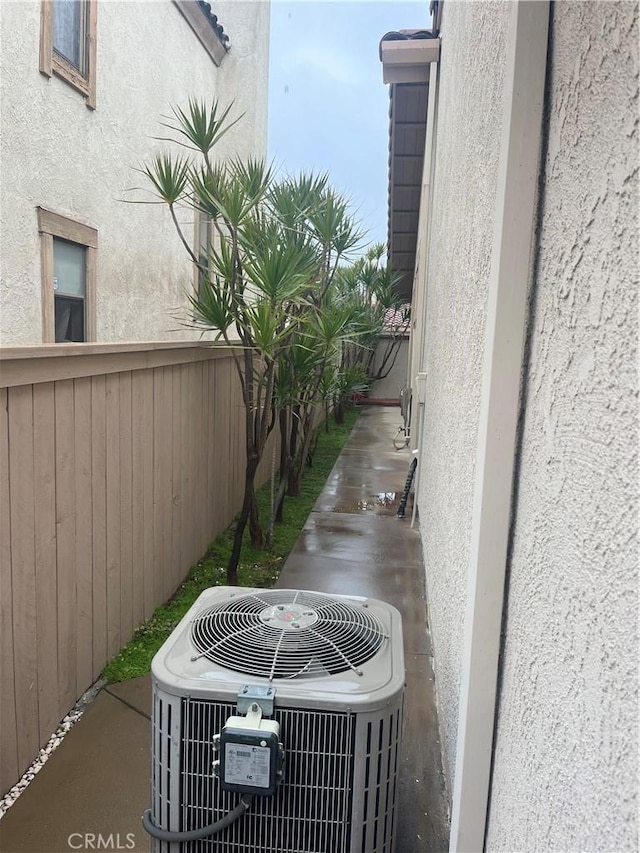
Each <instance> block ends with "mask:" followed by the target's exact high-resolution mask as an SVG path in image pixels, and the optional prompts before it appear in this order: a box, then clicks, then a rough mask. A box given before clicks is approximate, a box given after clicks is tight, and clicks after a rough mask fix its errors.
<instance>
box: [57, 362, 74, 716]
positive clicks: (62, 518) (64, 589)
mask: <svg viewBox="0 0 640 853" xmlns="http://www.w3.org/2000/svg"><path fill="white" fill-rule="evenodd" d="M55 416H56V561H57V566H58V598H57V605H58V688H59V695H60V701H61V702H62V703H63V704H64V706H65V707H67V708H70V707H71V706H72V705H73V703H74V702H75V700H76V698H77V691H76V645H77V642H76V633H77V628H76V624H77V610H76V516H75V512H76V484H75V447H74V406H73V380H72V379H65V380H62V381H61V382H56V385H55Z"/></svg>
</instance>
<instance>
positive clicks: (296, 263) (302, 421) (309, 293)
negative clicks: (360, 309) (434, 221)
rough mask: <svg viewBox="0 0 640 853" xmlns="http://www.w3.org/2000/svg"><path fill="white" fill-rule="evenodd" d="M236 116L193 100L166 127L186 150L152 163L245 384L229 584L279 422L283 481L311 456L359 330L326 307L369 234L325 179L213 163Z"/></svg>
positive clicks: (196, 298)
mask: <svg viewBox="0 0 640 853" xmlns="http://www.w3.org/2000/svg"><path fill="white" fill-rule="evenodd" d="M233 123H234V122H231V121H230V120H229V110H228V109H227V110H224V111H221V110H220V109H219V107H218V105H217V104H216V103H215V102H214V103H213V104H212V105H211V106H207V105H206V104H205V103H200V102H196V101H193V100H192V101H190V102H189V106H188V109H187V110H180V109H176V110H174V115H173V119H172V120H171V121H170V122H169V123H168V124H167V125H166V126H167V127H169V128H170V129H171V130H172V131H173V132H174V134H176V135H177V138H174V139H173V141H174V142H176V143H177V144H178V145H180V146H182V147H183V149H184V151H185V152H186V153H180V154H178V155H170V154H163V155H160V156H158V157H156V158H155V160H154V161H153V162H152V163H151V164H149V165H147V166H145V167H144V168H143V172H144V173H145V174H146V176H147V178H148V180H149V181H150V183H151V186H152V188H153V190H154V192H155V194H156V195H157V196H158V197H159V199H160V200H161V201H162V202H164V203H165V204H167V206H168V207H169V210H170V212H171V216H172V218H173V222H174V224H175V227H176V229H177V232H178V234H179V236H180V239H181V241H182V243H183V245H184V247H185V250H186V251H187V253H188V255H189V257H190V258H191V260H192V262H193V263H194V265H195V266H196V267H197V268H198V270H199V278H200V285H199V288H198V291H197V293H194V294H193V295H190V297H189V301H190V303H191V307H192V313H193V316H194V318H195V320H194V322H195V323H196V325H198V326H199V327H200V328H201V329H203V330H212V331H214V332H215V336H216V340H219V341H221V342H224V344H226V345H227V346H228V347H230V348H231V352H232V354H233V359H234V364H235V366H236V370H237V374H238V377H239V381H240V386H241V389H242V399H243V403H244V410H245V442H246V469H245V486H244V498H243V503H242V508H241V510H240V514H239V516H238V520H237V523H236V528H235V532H234V542H233V548H232V553H231V557H230V560H229V564H228V566H227V580H228V582H229V583H230V584H236V583H237V568H238V563H239V558H240V551H241V546H242V538H243V534H244V530H245V528H246V525H247V523H248V524H249V529H250V532H251V539H252V543H253V544H254V545H256V546H260V545H261V544H262V539H263V537H262V530H261V527H260V523H259V519H258V514H257V508H256V501H255V477H256V472H257V469H258V465H259V463H260V461H261V459H262V457H263V454H264V451H265V447H266V443H267V440H268V438H269V435H270V433H271V431H272V430H273V428H274V426H275V424H276V423H277V422H279V423H280V427H281V433H282V436H281V438H282V447H283V459H282V460H281V482H282V478H283V476H284V477H286V478H289V476H290V475H291V472H292V471H293V470H294V468H295V465H296V464H298V463H299V459H300V457H301V456H302V458H303V459H304V458H305V457H306V452H307V451H308V448H309V443H310V441H311V434H312V428H313V425H314V415H315V408H316V403H317V400H318V396H319V395H320V394H321V391H322V389H323V387H325V386H326V373H327V371H330V370H335V368H336V363H337V362H339V353H340V349H341V343H342V340H343V339H346V337H348V336H349V335H350V334H351V331H352V330H351V329H349V320H350V317H352V315H353V309H352V308H348V307H347V308H345V306H344V305H343V306H342V307H341V309H340V310H341V311H342V313H341V314H340V311H338V312H336V310H334V309H335V306H334V308H333V309H331V310H329V308H328V305H329V302H330V298H331V295H332V294H333V293H334V280H335V278H336V275H337V274H338V270H339V268H340V264H341V262H342V263H344V261H345V259H346V257H347V256H348V254H349V252H351V251H352V250H353V249H354V248H355V247H356V246H357V244H358V243H359V242H360V240H361V237H362V235H361V234H360V232H359V231H358V229H357V227H356V226H355V223H354V221H353V218H352V217H351V216H350V215H349V211H348V204H347V202H346V200H345V199H343V198H342V197H341V196H339V195H338V194H337V193H335V192H334V191H333V190H332V189H331V188H330V187H329V184H328V180H327V178H326V176H315V175H305V174H303V175H301V176H299V177H298V178H295V179H293V178H286V179H284V180H281V181H278V180H276V179H275V178H274V175H273V173H272V171H271V169H270V168H269V167H267V166H266V165H265V164H264V163H263V162H262V161H258V160H248V161H246V162H243V161H240V160H237V159H236V160H231V161H230V162H227V163H223V164H219V163H215V162H214V161H213V158H212V151H213V149H214V147H215V145H216V143H217V142H218V141H219V139H220V138H221V137H222V135H223V134H224V133H225V132H226V131H227V130H228V129H229V127H230V126H231V125H232V124H233ZM184 206H186V207H188V208H191V209H192V210H193V211H194V212H197V214H198V215H199V216H204V217H206V218H207V219H208V220H210V221H211V223H212V225H213V228H214V231H215V240H214V245H213V247H212V248H211V249H210V251H209V252H208V255H207V257H206V258H202V256H201V254H200V253H197V252H196V251H194V249H193V247H192V246H191V245H190V243H189V241H188V240H187V239H186V238H185V236H184V233H183V231H182V228H181V225H180V218H179V216H178V215H177V209H178V208H180V207H184ZM278 415H279V416H278ZM289 459H292V460H293V461H292V462H291V463H290V462H289ZM270 529H271V531H272V524H271V526H270Z"/></svg>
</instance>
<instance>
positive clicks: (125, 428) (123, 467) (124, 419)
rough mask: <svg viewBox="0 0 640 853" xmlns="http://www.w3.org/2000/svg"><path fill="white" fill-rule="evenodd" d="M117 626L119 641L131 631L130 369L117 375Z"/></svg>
mask: <svg viewBox="0 0 640 853" xmlns="http://www.w3.org/2000/svg"><path fill="white" fill-rule="evenodd" d="M119 392H120V431H119V433H120V434H119V439H120V629H121V632H122V634H121V642H122V643H127V642H129V640H130V639H131V635H132V634H133V627H134V626H133V566H132V562H131V561H132V551H133V531H132V527H131V522H132V511H131V489H132V480H131V468H132V465H133V455H132V434H131V405H132V403H131V372H130V371H126V372H125V373H121V374H120V387H119Z"/></svg>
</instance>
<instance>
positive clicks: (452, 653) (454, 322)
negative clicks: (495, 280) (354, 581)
mask: <svg viewBox="0 0 640 853" xmlns="http://www.w3.org/2000/svg"><path fill="white" fill-rule="evenodd" d="M507 17H508V4H501V3H496V4H488V3H447V4H445V7H444V16H443V24H442V32H443V40H442V59H441V82H440V91H439V112H438V130H437V151H436V162H435V172H434V197H433V212H432V216H431V229H432V233H431V240H430V246H431V251H430V255H429V258H428V263H427V267H426V303H425V312H426V335H425V353H424V365H423V369H424V370H425V371H426V374H427V386H426V401H425V416H424V429H423V431H422V450H421V456H422V461H421V473H420V480H419V484H420V485H419V495H418V506H419V512H420V519H421V529H422V541H423V553H424V561H425V571H426V584H427V591H428V600H429V618H430V627H431V636H432V640H433V647H434V658H435V674H436V686H437V691H438V699H439V705H438V713H439V716H440V726H441V730H442V731H441V734H442V752H443V763H444V767H445V774H446V776H447V783H448V784H449V786H450V789H451V786H452V781H453V780H452V773H453V768H454V766H455V751H456V747H455V744H456V734H457V724H458V705H459V681H460V666H461V657H462V635H463V624H464V613H465V605H466V588H467V572H468V563H469V549H470V535H471V512H472V499H473V484H474V470H475V453H476V441H477V431H478V414H479V401H480V379H481V369H482V352H483V334H484V317H485V303H486V295H487V280H488V276H489V268H490V256H491V242H492V235H493V212H494V205H495V195H496V180H497V170H498V151H499V147H500V120H501V116H502V85H503V77H504V64H505V35H506V23H507ZM419 238H420V239H421V240H422V242H423V245H422V246H421V248H420V249H419V252H420V256H421V257H426V246H424V238H425V235H424V234H421V235H419ZM420 286H422V287H424V286H425V282H421V283H420ZM415 409H416V400H415V397H414V410H415Z"/></svg>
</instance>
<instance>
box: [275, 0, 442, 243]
mask: <svg viewBox="0 0 640 853" xmlns="http://www.w3.org/2000/svg"><path fill="white" fill-rule="evenodd" d="M430 25H431V16H430V14H429V2H428V0H411V2H399V0H396V2H389V0H352V2H343V0H323V2H316V0H272V4H271V59H270V69H269V141H268V157H269V159H270V160H272V161H274V163H275V165H276V167H277V168H278V169H279V170H281V171H283V172H286V173H289V174H297V173H298V172H300V171H301V170H303V169H304V170H305V171H309V170H314V171H316V172H328V173H329V176H330V181H331V183H332V185H333V186H334V187H335V189H336V190H339V191H340V192H342V193H344V194H346V195H347V196H348V197H349V198H350V199H351V200H352V201H353V205H354V211H355V212H356V215H357V216H358V218H359V220H360V221H361V223H362V225H363V226H364V228H365V229H366V230H367V232H368V237H369V240H370V241H371V242H384V243H386V239H387V192H388V179H389V178H388V174H389V173H388V165H389V87H388V86H387V85H384V84H383V83H382V65H381V63H380V60H379V58H378V45H379V42H380V39H381V37H382V36H383V35H384V34H385V33H387V32H389V31H391V30H400V29H413V28H419V27H429V26H430Z"/></svg>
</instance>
